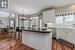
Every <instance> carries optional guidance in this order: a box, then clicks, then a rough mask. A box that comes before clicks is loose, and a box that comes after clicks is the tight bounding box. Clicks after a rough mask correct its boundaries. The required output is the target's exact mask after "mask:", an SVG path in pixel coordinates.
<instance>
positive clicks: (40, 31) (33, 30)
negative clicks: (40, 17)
mask: <svg viewBox="0 0 75 50" xmlns="http://www.w3.org/2000/svg"><path fill="white" fill-rule="evenodd" d="M24 31H30V32H37V33H51V31H35V30H24Z"/></svg>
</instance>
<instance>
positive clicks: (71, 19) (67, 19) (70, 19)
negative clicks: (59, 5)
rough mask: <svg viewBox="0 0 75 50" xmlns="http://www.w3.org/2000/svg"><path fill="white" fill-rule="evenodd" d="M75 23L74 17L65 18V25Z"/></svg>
mask: <svg viewBox="0 0 75 50" xmlns="http://www.w3.org/2000/svg"><path fill="white" fill-rule="evenodd" d="M71 22H73V15H68V16H65V23H71Z"/></svg>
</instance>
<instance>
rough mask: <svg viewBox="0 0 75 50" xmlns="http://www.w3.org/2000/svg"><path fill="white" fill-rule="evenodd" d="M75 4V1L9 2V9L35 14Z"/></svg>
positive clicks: (34, 0) (24, 0)
mask: <svg viewBox="0 0 75 50" xmlns="http://www.w3.org/2000/svg"><path fill="white" fill-rule="evenodd" d="M72 3H75V0H9V8H10V9H13V10H14V11H15V12H19V13H24V14H34V13H37V12H39V11H40V10H42V9H44V8H48V7H60V6H64V5H68V4H72Z"/></svg>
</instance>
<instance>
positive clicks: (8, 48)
mask: <svg viewBox="0 0 75 50" xmlns="http://www.w3.org/2000/svg"><path fill="white" fill-rule="evenodd" d="M0 50H35V49H33V48H31V47H29V46H27V45H24V44H22V43H21V42H20V41H15V40H8V39H5V40H2V41H0Z"/></svg>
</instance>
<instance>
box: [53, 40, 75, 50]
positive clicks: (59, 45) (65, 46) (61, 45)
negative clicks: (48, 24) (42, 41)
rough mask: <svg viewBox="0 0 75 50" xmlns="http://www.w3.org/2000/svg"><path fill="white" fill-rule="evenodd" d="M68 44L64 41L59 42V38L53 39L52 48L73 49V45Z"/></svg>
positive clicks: (60, 49) (59, 49) (58, 49)
mask: <svg viewBox="0 0 75 50" xmlns="http://www.w3.org/2000/svg"><path fill="white" fill-rule="evenodd" d="M68 44H69V45H68ZM69 46H72V44H71V45H70V43H65V42H61V41H60V40H56V39H53V47H52V50H75V48H74V47H69ZM73 46H74V45H73Z"/></svg>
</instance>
